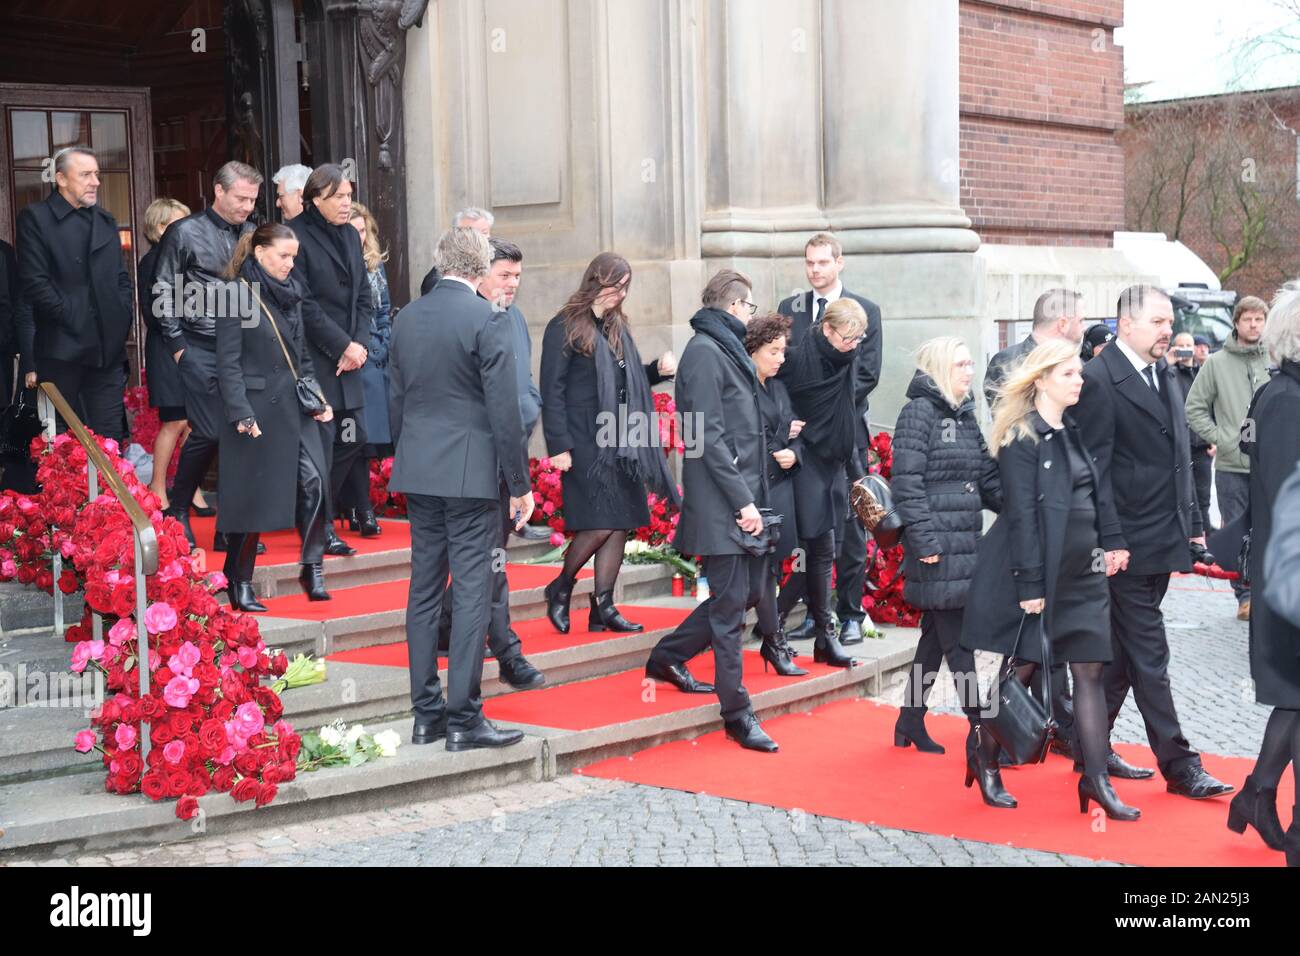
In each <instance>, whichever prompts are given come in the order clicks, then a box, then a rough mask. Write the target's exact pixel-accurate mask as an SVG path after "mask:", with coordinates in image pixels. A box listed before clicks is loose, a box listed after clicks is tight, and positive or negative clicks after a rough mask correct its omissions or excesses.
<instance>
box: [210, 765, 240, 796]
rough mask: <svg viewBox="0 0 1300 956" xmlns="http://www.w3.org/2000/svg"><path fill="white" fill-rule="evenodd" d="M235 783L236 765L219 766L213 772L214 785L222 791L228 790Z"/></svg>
mask: <svg viewBox="0 0 1300 956" xmlns="http://www.w3.org/2000/svg"><path fill="white" fill-rule="evenodd" d="M234 783H235V768H234V767H218V768H217V769H216V771H215V772H214V773H213V774H212V785H213V786H214V787H216V788H217V789H218V790H220V791H221V792H222V793H225V792H227V791H228V790H229V789H230V788H231V787H232V786H234Z"/></svg>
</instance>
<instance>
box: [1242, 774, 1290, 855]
mask: <svg viewBox="0 0 1300 956" xmlns="http://www.w3.org/2000/svg"><path fill="white" fill-rule="evenodd" d="M1247 823H1249V824H1250V825H1251V826H1252V827H1254V828H1255V832H1256V833H1258V834H1259V837H1260V839H1261V840H1263V841H1264V844H1265V845H1266V846H1267V847H1268V848H1269V849H1270V850H1280V849H1282V841H1283V839H1285V834H1284V833H1283V832H1282V821H1281V820H1279V819H1278V816H1277V787H1261V786H1259V785H1258V784H1257V783H1255V778H1254V777H1253V776H1250V777H1247V778H1246V782H1245V783H1243V784H1242V785H1241V792H1240V793H1238V794H1237V795H1236V796H1235V797H1233V798H1232V802H1231V803H1230V804H1228V829H1229V830H1231V831H1232V832H1233V833H1245V832H1246V824H1247Z"/></svg>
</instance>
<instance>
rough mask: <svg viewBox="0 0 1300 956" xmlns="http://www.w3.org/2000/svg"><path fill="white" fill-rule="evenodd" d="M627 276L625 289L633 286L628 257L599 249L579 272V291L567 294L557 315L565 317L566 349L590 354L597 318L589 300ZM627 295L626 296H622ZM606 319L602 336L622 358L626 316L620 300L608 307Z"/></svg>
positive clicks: (593, 346)
mask: <svg viewBox="0 0 1300 956" xmlns="http://www.w3.org/2000/svg"><path fill="white" fill-rule="evenodd" d="M624 276H627V286H626V287H625V289H624V291H625V293H626V289H629V288H631V286H632V267H631V266H630V265H628V263H627V260H626V259H624V258H623V257H622V256H620V255H619V254H618V253H616V252H602V253H601V254H600V255H598V256H596V258H594V259H592V260H591V263H590V264H589V265H588V266H587V271H586V272H584V273H583V274H582V282H581V284H580V285H579V286H578V291H577V292H575V293H573V295H571V296H569V301H568V302H566V303H564V307H563V308H561V309H560V314H561V315H563V316H564V344H565V345H566V346H568V348H569V351H571V352H576V353H578V354H580V355H590V354H591V353H592V350H593V349H594V348H595V345H596V321H595V318H594V317H593V315H592V311H591V306H592V303H594V302H595V301H596V299H597V298H598V297H599V296H600V293H601V292H602V291H603V290H605V289H608V288H610V287H611V286H615V285H618V284H619V283H620V282H621V281H623V277H624ZM625 297H626V295H625ZM603 318H604V320H605V337H606V338H607V339H608V340H609V347H610V348H611V349H613V350H614V354H615V355H617V356H618V357H619V358H622V357H623V343H622V340H623V336H624V335H625V334H627V316H626V315H624V314H623V302H622V301H621V300H620V302H619V304H618V305H616V306H614V307H613V308H612V309H610V310H608V311H607V312H606V313H605V315H604V316H603Z"/></svg>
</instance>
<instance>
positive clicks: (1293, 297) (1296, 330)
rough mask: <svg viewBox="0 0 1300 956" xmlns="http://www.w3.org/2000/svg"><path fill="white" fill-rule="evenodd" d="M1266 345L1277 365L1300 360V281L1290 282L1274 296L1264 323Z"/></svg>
mask: <svg viewBox="0 0 1300 956" xmlns="http://www.w3.org/2000/svg"><path fill="white" fill-rule="evenodd" d="M1264 347H1265V348H1266V349H1268V355H1269V358H1271V359H1272V360H1273V364H1275V365H1281V364H1282V363H1283V362H1300V282H1288V283H1287V284H1286V285H1285V286H1283V287H1282V288H1281V289H1279V290H1278V292H1277V295H1275V296H1274V297H1273V305H1272V307H1271V308H1270V309H1269V310H1268V321H1267V322H1266V323H1265V325H1264Z"/></svg>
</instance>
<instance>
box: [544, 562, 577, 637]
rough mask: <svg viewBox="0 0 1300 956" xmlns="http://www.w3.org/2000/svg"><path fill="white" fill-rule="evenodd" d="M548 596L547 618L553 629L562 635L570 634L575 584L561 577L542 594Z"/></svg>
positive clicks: (547, 586)
mask: <svg viewBox="0 0 1300 956" xmlns="http://www.w3.org/2000/svg"><path fill="white" fill-rule="evenodd" d="M542 593H543V594H545V595H546V617H547V620H549V621H550V622H551V627H553V628H555V629H556V630H557V631H559V632H560V633H561V634H568V633H569V598H570V597H572V596H573V582H572V581H568V580H566V579H565V577H564V575H562V574H561V575H560V576H559V577H558V578H556V579H555V580H554V581H552V582H551V583H550V584H548V585H546V588H545V590H543V592H542Z"/></svg>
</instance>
